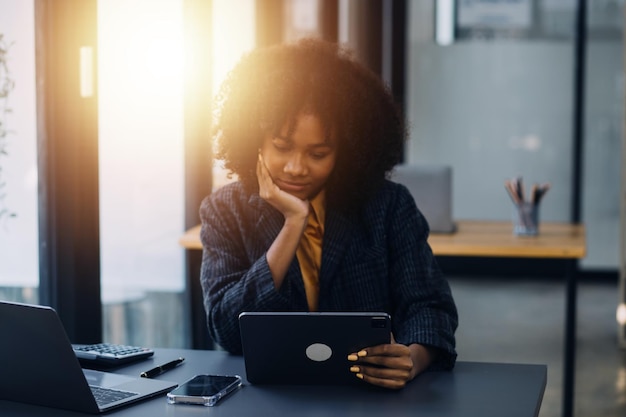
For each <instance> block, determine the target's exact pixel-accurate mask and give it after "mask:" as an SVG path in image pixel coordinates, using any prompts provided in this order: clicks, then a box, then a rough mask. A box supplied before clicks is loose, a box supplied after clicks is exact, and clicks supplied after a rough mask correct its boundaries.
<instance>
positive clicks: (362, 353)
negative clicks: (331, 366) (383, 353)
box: [357, 350, 367, 358]
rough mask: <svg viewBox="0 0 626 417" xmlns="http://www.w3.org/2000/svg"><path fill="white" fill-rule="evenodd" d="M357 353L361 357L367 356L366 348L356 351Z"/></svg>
mask: <svg viewBox="0 0 626 417" xmlns="http://www.w3.org/2000/svg"><path fill="white" fill-rule="evenodd" d="M357 355H359V357H360V358H362V357H363V356H367V351H366V350H361V351H359V353H357Z"/></svg>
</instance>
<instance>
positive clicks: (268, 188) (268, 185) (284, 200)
mask: <svg viewBox="0 0 626 417" xmlns="http://www.w3.org/2000/svg"><path fill="white" fill-rule="evenodd" d="M256 173H257V179H258V181H259V195H260V196H261V198H262V199H264V200H265V201H267V202H268V203H270V204H271V205H272V206H274V207H275V208H276V209H277V210H279V211H280V212H281V213H283V215H284V216H285V219H286V220H287V219H289V218H291V217H297V218H306V217H307V216H308V214H309V202H308V201H307V200H301V199H299V198H298V197H296V196H293V195H291V194H289V193H287V192H285V191H283V190H281V189H280V188H278V186H277V185H276V184H275V183H274V181H273V180H272V176H271V175H270V173H269V170H268V169H267V167H266V166H265V163H264V161H263V156H262V155H261V153H260V152H259V159H258V162H257V169H256Z"/></svg>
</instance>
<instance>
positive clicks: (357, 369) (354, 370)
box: [350, 366, 361, 372]
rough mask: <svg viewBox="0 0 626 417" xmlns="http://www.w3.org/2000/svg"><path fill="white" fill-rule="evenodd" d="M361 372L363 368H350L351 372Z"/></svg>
mask: <svg viewBox="0 0 626 417" xmlns="http://www.w3.org/2000/svg"><path fill="white" fill-rule="evenodd" d="M360 370H361V368H359V367H358V366H351V367H350V372H359V371H360Z"/></svg>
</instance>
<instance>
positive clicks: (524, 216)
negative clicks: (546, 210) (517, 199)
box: [513, 203, 539, 236]
mask: <svg viewBox="0 0 626 417" xmlns="http://www.w3.org/2000/svg"><path fill="white" fill-rule="evenodd" d="M513 234H515V235H517V236H536V235H538V234H539V206H538V205H537V204H532V203H522V204H517V205H515V206H513Z"/></svg>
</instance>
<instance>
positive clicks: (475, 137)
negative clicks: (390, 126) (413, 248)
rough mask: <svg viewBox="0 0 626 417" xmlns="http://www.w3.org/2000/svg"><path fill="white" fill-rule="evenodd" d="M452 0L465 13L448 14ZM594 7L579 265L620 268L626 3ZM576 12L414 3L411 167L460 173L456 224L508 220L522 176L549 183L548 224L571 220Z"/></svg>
mask: <svg viewBox="0 0 626 417" xmlns="http://www.w3.org/2000/svg"><path fill="white" fill-rule="evenodd" d="M444 3H446V4H448V3H450V4H452V3H456V5H457V6H456V7H457V8H456V10H455V9H454V7H452V8H451V9H449V14H448V15H447V16H446V15H442V14H441V13H442V12H444V11H445V8H442V7H441V5H442V4H444ZM588 4H589V19H588V27H589V36H588V40H587V43H586V46H587V60H586V73H587V75H586V89H585V93H586V94H585V95H586V97H585V98H586V101H585V121H584V126H585V130H584V138H585V139H584V150H583V155H584V162H583V187H582V192H583V198H584V201H583V204H582V205H583V207H582V211H583V221H584V222H585V225H586V227H587V232H588V256H587V258H586V259H585V260H584V261H583V262H582V267H583V268H585V267H587V268H594V269H596V268H609V269H612V270H616V268H617V265H618V237H619V234H618V230H619V198H618V197H619V181H618V178H619V167H620V161H619V156H620V152H619V149H620V138H621V135H622V121H621V120H622V114H623V97H624V92H623V90H624V86H623V63H622V61H623V54H622V39H621V18H622V16H623V13H622V10H621V9H622V7H623V4H622V2H615V1H601V2H588ZM575 12H576V2H575V1H574V0H571V1H566V0H563V1H550V0H537V1H528V2H507V1H502V2H493V1H484V2H483V1H472V2H445V1H434V0H433V1H424V2H413V1H412V2H409V13H408V14H409V20H408V30H409V40H408V51H407V53H408V55H407V56H408V60H407V87H408V90H407V103H406V106H407V117H408V119H409V122H410V129H411V130H410V142H409V145H408V149H407V161H408V162H410V163H435V164H446V165H450V166H452V167H453V171H454V177H453V178H454V194H453V198H454V210H453V212H454V216H455V218H457V219H479V220H480V219H485V220H487V219H490V220H509V219H510V218H511V210H512V207H511V202H510V199H509V197H508V196H507V194H506V192H505V189H504V181H505V180H506V179H509V178H512V177H515V176H522V177H523V179H524V182H525V183H526V184H532V183H535V182H538V183H544V182H549V183H550V184H551V189H550V192H549V193H548V194H547V195H546V196H545V198H544V199H543V200H542V204H541V208H540V219H541V220H542V221H563V222H568V221H570V219H571V205H572V169H573V166H572V165H573V164H572V157H573V111H574V65H575V50H574V46H575V45H574V27H575V25H574V23H575ZM433 16H437V19H433ZM442 22H443V23H442ZM445 22H448V23H447V24H446V23H445ZM446 29H447V30H446ZM446 33H447V34H448V37H446V36H443V35H445V34H446ZM436 35H437V36H436Z"/></svg>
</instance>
